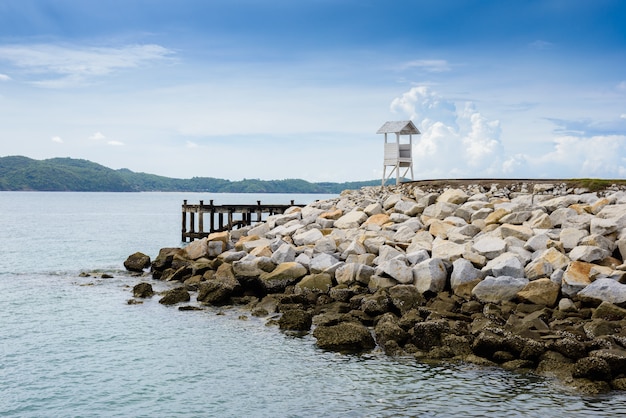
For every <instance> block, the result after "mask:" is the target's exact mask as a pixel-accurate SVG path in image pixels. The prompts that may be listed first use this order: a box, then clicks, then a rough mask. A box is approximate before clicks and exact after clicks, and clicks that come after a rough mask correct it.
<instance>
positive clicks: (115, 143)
mask: <svg viewBox="0 0 626 418" xmlns="http://www.w3.org/2000/svg"><path fill="white" fill-rule="evenodd" d="M107 144H108V145H112V146H114V147H119V146H122V145H124V143H123V142H122V141H108V142H107Z"/></svg>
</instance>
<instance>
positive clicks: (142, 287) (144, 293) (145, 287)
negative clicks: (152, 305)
mask: <svg viewBox="0 0 626 418" xmlns="http://www.w3.org/2000/svg"><path fill="white" fill-rule="evenodd" d="M152 295H154V290H152V285H151V284H150V283H145V282H142V283H138V284H136V285H135V286H134V287H133V296H134V297H136V298H149V297H150V296H152Z"/></svg>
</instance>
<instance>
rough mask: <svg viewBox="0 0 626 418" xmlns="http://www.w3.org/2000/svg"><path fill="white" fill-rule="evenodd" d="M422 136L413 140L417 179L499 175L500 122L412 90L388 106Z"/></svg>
mask: <svg viewBox="0 0 626 418" xmlns="http://www.w3.org/2000/svg"><path fill="white" fill-rule="evenodd" d="M391 110H392V111H393V112H402V113H405V114H407V115H408V116H409V117H410V119H411V120H413V121H414V123H416V126H417V127H418V129H419V130H420V132H421V133H422V134H421V135H419V136H418V137H416V139H415V146H414V156H413V157H414V161H413V167H414V171H415V172H416V173H418V174H419V177H422V178H424V177H427V178H428V177H484V176H493V175H497V174H499V173H501V172H502V163H503V147H502V144H501V141H500V133H501V132H500V122H499V121H497V120H490V119H488V118H487V117H486V116H484V115H483V114H481V113H480V112H479V111H478V110H477V109H476V106H475V105H474V104H473V103H471V102H468V103H464V104H463V105H462V107H461V108H460V109H458V108H457V105H456V103H454V102H452V101H449V100H446V99H444V98H443V97H441V96H440V95H439V94H438V93H436V92H434V91H432V90H431V89H430V88H428V87H425V86H418V87H414V88H412V89H411V90H409V91H408V92H406V93H404V94H403V95H402V96H400V97H397V98H396V99H394V100H393V101H392V103H391Z"/></svg>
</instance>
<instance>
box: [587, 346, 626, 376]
mask: <svg viewBox="0 0 626 418" xmlns="http://www.w3.org/2000/svg"><path fill="white" fill-rule="evenodd" d="M589 356H590V357H594V358H601V359H603V360H604V361H606V362H607V364H608V365H609V367H610V368H611V371H612V373H613V375H614V376H619V375H622V374H624V375H626V350H622V349H615V348H614V349H603V350H596V351H592V352H590V353H589Z"/></svg>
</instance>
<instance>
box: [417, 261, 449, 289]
mask: <svg viewBox="0 0 626 418" xmlns="http://www.w3.org/2000/svg"><path fill="white" fill-rule="evenodd" d="M447 281H448V273H447V270H446V266H445V265H444V264H443V261H442V260H441V259H440V258H430V259H428V260H424V261H422V262H421V263H419V264H417V265H416V266H415V267H413V283H415V287H416V288H417V290H418V291H419V292H420V293H426V292H433V293H438V292H441V291H443V289H444V288H445V287H446V284H447Z"/></svg>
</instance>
